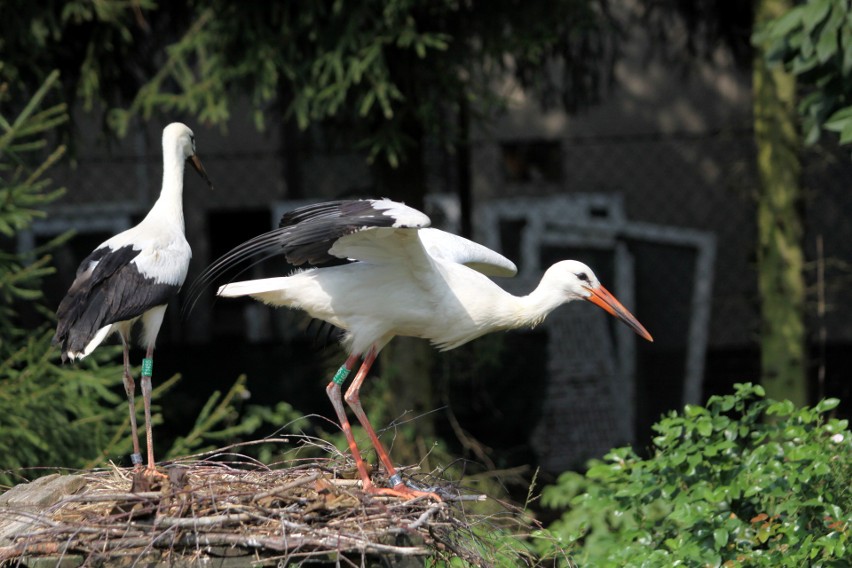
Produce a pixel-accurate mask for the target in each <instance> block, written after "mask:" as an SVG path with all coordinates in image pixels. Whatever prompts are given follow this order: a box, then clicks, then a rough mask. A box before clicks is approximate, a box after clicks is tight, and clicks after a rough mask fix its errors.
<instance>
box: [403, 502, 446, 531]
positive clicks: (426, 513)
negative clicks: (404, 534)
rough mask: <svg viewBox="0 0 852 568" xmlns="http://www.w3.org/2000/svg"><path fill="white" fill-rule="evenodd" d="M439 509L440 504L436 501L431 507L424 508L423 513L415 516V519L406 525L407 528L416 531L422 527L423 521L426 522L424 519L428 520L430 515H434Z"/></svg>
mask: <svg viewBox="0 0 852 568" xmlns="http://www.w3.org/2000/svg"><path fill="white" fill-rule="evenodd" d="M440 510H441V504H440V503H438V504H437V505H432V506H431V507H429V508H428V509H426V510H425V511H424V512H423V514H421V515H420V516H419V517H417V520H416V521H414V522H413V523H411V524H409V525H408V527H407V528H408V530H410V531H416V530H417V529H419V528H420V527H422V526H423V525H424V523H426V521H428V520H429V517H431V516H432V515H434V514H435V513H436V512H438V511H440Z"/></svg>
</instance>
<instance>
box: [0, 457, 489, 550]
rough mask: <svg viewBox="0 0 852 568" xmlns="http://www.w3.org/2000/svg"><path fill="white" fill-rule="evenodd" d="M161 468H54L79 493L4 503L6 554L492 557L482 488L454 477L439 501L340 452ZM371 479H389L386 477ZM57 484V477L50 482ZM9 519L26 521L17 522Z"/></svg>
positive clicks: (0, 511)
mask: <svg viewBox="0 0 852 568" xmlns="http://www.w3.org/2000/svg"><path fill="white" fill-rule="evenodd" d="M164 471H166V473H167V477H164V478H162V479H160V478H157V479H156V480H154V482H153V484H151V479H150V478H148V477H145V476H143V475H139V474H136V475H134V474H133V471H132V470H130V469H126V468H118V467H110V468H107V469H103V470H96V471H87V472H82V473H77V474H74V475H62V476H58V475H57V476H55V477H56V478H61V480H64V484H63V486H64V487H66V489H65V490H64V491H65V492H66V493H70V494H66V495H60V496H59V497H57V498H54V499H51V500H52V501H54V502H53V503H50V504H47V506H36V505H34V504H33V502H32V500H30V501H27V500H26V499H23V498H19V499H16V498H15V496H14V495H12V496H11V498H7V499H5V500H4V501H3V502H2V503H0V515H2V519H3V522H5V523H6V524H7V527H6V530H2V529H3V527H2V526H0V533H3V532H5V537H6V539H5V542H3V543H2V544H3V545H4V546H0V562H3V561H5V562H9V563H10V564H11V565H15V564H16V563H19V564H21V565H24V564H29V563H30V561H32V560H33V559H35V558H43V557H47V558H50V559H53V560H55V561H56V564H57V565H58V564H59V563H61V562H63V561H67V560H72V561H73V560H78V561H79V562H78V564H77V565H79V564H83V565H102V564H106V563H108V564H110V565H113V563H116V562H118V561H121V563H122V564H124V563H127V565H135V564H136V563H138V562H139V561H141V560H144V562H145V563H150V562H168V563H169V564H173V563H179V564H183V563H189V564H194V563H196V562H197V563H203V564H205V565H208V564H209V562H210V561H211V560H213V559H218V560H217V561H218V562H220V563H221V562H226V563H225V564H218V565H222V566H224V565H234V566H238V565H249V564H252V565H267V564H273V565H275V564H277V565H288V564H289V563H298V562H300V561H306V560H311V561H312V562H314V561H316V562H321V561H330V562H334V563H335V564H337V565H340V564H341V563H342V564H344V565H345V564H346V563H350V564H351V565H353V566H358V565H364V564H365V563H366V559H367V558H368V557H370V556H381V557H382V558H383V559H387V558H389V557H391V558H394V559H396V561H400V560H403V559H405V558H416V557H420V558H421V560H420V561H419V564H420V565H422V558H423V557H432V558H441V557H446V558H449V557H462V558H464V559H466V560H468V561H469V562H470V563H471V564H474V565H488V564H491V562H489V560H488V558H486V557H485V556H484V555H483V554H484V551H483V547H482V546H481V543H479V542H478V540H477V539H478V537H477V536H476V531H475V530H474V526H475V524H477V523H481V522H482V521H483V518H481V517H479V518H476V517H473V516H471V515H470V514H469V513H468V512H466V508H469V507H468V506H467V504H466V501H470V500H479V499H484V496H478V495H470V494H463V493H462V492H461V491H460V490H459V488H458V487H457V486H456V485H455V484H453V483H452V482H448V481H446V480H439V483H438V484H437V485H432V486H431V487H430V490H432V491H436V492H437V493H439V494H440V495H441V497H442V498H443V499H442V501H440V502H437V501H435V500H433V499H431V498H428V497H419V498H416V499H411V500H404V499H400V498H397V497H390V496H381V495H373V494H366V493H365V492H363V491H362V489H361V484H360V481H358V480H356V479H351V478H347V475H346V474H347V473H354V463H353V462H352V461H351V460H349V459H348V458H346V457H344V456H342V455H340V454H337V455H336V456H334V457H333V458H329V459H311V460H305V461H304V462H303V463H295V464H293V462H288V463H287V464H280V465H279V466H278V467H272V466H265V465H263V464H260V463H258V462H256V461H253V460H250V459H248V458H245V457H244V456H238V457H235V454H233V453H230V452H229V453H222V452H219V453H216V454H212V455H208V456H204V457H203V458H202V459H196V458H194V459H186V460H182V461H179V462H176V463H174V464H171V465H170V466H169V467H168V468H166V469H165V470H164ZM409 473H411V472H409ZM61 480H60V481H61ZM373 480H374V482H375V483H376V484H382V483H383V482H386V479H383V478H382V476H381V475H379V474H375V475H374V476H373ZM39 481H41V480H39ZM72 481H73V482H72ZM419 481H420V482H421V483H422V478H421V479H420V480H419ZM429 481H430V483H432V482H434V479H430V480H429ZM36 483H37V482H34V483H32V484H27V485H33V486H34V485H36ZM50 483H56V480H48V481H46V482H44V483H42V485H46V484H50ZM25 487H26V486H25V485H21V486H17V487H16V488H15V489H14V490H12V491H10V492H9V493H7V494H6V495H4V496H3V497H7V496H9V495H10V494H12V493H13V491H15V490H16V489H21V488H25ZM42 505H44V504H42ZM10 522H14V523H18V526H17V527H16V528H14V529H12V530H10V529H9V527H8V524H9V523H10ZM0 525H2V523H0ZM69 557H71V558H69ZM4 565H5V564H4Z"/></svg>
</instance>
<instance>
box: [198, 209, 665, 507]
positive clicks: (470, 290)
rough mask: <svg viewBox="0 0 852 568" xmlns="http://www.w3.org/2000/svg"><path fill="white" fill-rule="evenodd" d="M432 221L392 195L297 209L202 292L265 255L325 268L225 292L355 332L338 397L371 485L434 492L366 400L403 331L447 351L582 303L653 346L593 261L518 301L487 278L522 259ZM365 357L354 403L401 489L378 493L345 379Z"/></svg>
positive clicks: (240, 252)
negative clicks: (401, 465)
mask: <svg viewBox="0 0 852 568" xmlns="http://www.w3.org/2000/svg"><path fill="white" fill-rule="evenodd" d="M429 224H430V221H429V218H428V217H427V216H426V215H424V214H423V213H421V212H420V211H417V210H416V209H412V208H411V207H407V206H405V205H403V204H401V203H396V202H393V201H390V200H387V199H385V200H357V201H333V202H329V203H320V204H317V205H310V206H307V207H303V208H301V209H297V210H295V211H292V212H290V213H287V214H285V215H284V216H283V218H282V219H281V223H280V225H279V228H278V229H275V230H273V231H270V232H267V233H265V234H262V235H260V236H257V237H255V238H253V239H251V240H249V241H247V242H245V243H243V244H241V245H239V246H237V247H236V248H234V249H233V250H231V251H230V252H229V253H227V254H226V255H224V256H223V257H222V258H220V259H219V260H217V261H216V262H214V263H213V264H212V265H211V266H210V267H208V268H207V269H206V270H205V271H204V273H203V274H202V275H201V276H200V277H199V280H198V281H197V282H196V283H195V284H194V285H193V290H194V291H196V293H197V291H199V290H200V288H201V287H203V286H204V285H206V284H207V283H209V282H210V281H211V280H212V279H214V278H215V277H216V276H218V275H220V274H222V273H223V272H225V271H227V270H228V269H229V268H232V267H234V266H236V265H238V264H239V263H241V262H242V261H244V260H246V259H248V258H250V257H255V256H263V257H270V256H274V255H277V254H283V255H284V256H285V257H286V258H287V260H288V261H289V262H290V263H291V264H293V265H296V266H298V265H302V264H309V265H312V266H314V268H308V269H306V270H301V271H297V272H295V273H293V274H291V275H290V276H285V277H281V278H267V279H261V280H249V281H245V282H233V283H230V284H226V285H224V286H222V287H220V288H219V291H218V295H219V296H223V297H229V298H233V297H238V296H251V297H252V298H255V299H257V300H260V301H262V302H265V303H267V304H269V305H272V306H287V307H290V308H296V309H300V310H304V311H305V312H307V313H308V314H309V315H310V316H311V317H313V318H316V319H319V320H322V321H324V322H328V323H329V324H331V325H333V326H336V327H338V328H341V329H343V330H345V332H346V333H345V335H344V337H343V340H342V342H343V345H344V347H345V349H346V350H347V353H348V358H347V359H346V362H345V363H344V364H343V366H342V367H341V368H340V370H339V371H338V372H337V374H336V375H335V376H334V378H333V379H332V381H331V382H330V383H329V384H328V387H327V388H326V392H327V393H328V396H329V398H330V399H331V402H332V404H333V405H334V410H335V412H336V414H337V417H338V419H339V421H340V425H341V427H342V428H343V432H344V434H345V435H346V439H347V441H348V444H349V448H350V449H351V451H352V454H353V456H354V458H355V463H356V465H357V467H358V472H359V474H360V477H361V480H362V482H363V487H364V490H365V491H368V492H372V493H383V494H391V495H398V496H404V497H413V496H417V495H422V494H424V492H422V491H417V490H414V489H412V488H410V487H409V486H407V485H406V484H404V483H403V481H402V478H401V477H400V476H399V474H398V473H397V472H396V469H395V468H394V466H393V463H392V462H391V461H390V458H389V457H388V454H387V452H386V451H385V449H384V448H383V446H382V444H381V442H380V441H379V439H378V437H377V436H376V434H375V432H374V430H373V428H372V426H371V425H370V422H369V420H368V419H367V415H366V414H365V413H364V410H363V409H362V407H361V403H360V400H359V389H360V388H361V384H362V382H363V381H364V378H365V377H366V375H367V373H368V372H369V370H370V366H371V365H372V364H373V362H374V361H375V359H376V356H377V355H378V353H379V351H381V349H382V348H383V347H384V346H385V345H386V344H387V343H388V342H389V341H390V340H391V339H392V338H393V337H394V336H397V335H403V336H412V337H420V338H423V339H428V340H429V341H431V342H432V344H433V345H435V346H436V347H437V348H438V349H440V350H442V351H443V350H448V349H454V348H456V347H458V346H460V345H463V344H464V343H467V342H468V341H470V340H472V339H475V338H477V337H479V336H481V335H484V334H486V333H490V332H492V331H498V330H506V329H513V328H521V327H532V326H535V325H536V324H538V323H540V322H541V321H542V320H543V319H544V318H545V316H547V314H549V313H550V312H551V311H552V310H554V309H555V308H557V307H559V306H560V305H562V304H565V303H568V302H571V301H573V300H578V299H582V300H588V301H590V302H592V303H594V304H596V305H598V306H600V307H601V308H603V309H604V310H606V311H607V312H609V313H610V314H612V315H614V316H615V317H617V318H619V319H620V320H622V321H623V322H624V323H626V324H627V325H628V326H629V327H630V328H631V329H633V330H634V331H635V332H636V333H638V334H639V335H640V336H641V337H643V338H645V339H647V340H648V341H653V339H652V338H651V335H650V334H649V333H648V332H647V331H646V330H645V328H644V327H642V325H641V324H640V323H639V322H638V321H637V320H636V318H635V317H633V315H632V314H631V313H630V312H629V311H627V309H626V308H624V306H622V305H621V303H620V302H619V301H618V300H616V299H615V297H614V296H613V295H612V294H610V293H609V292H608V291H607V290H606V289H605V288H604V287H603V286H601V284H600V282H598V279H597V277H595V274H594V272H592V270H591V269H590V268H589V267H588V266H586V265H585V264H583V263H581V262H577V261H574V260H565V261H562V262H558V263H556V264H554V265H553V266H551V267H550V268H549V269H548V270H547V271H546V272H545V273H544V276H543V278H542V280H541V283H540V284H539V286H538V287H537V288H536V289H535V290H534V291H533V292H532V293H530V294H529V295H527V296H522V297H517V296H514V295H512V294H509V293H508V292H506V291H504V290H503V289H502V288H500V287H499V286H497V285H496V284H495V283H494V282H492V281H491V280H490V279H489V278H487V277H486V275H492V276H513V275H514V274H515V273H516V272H517V269H516V268H515V265H514V264H513V263H512V262H511V261H510V260H508V259H507V258H505V257H503V256H501V255H500V254H498V253H496V252H494V251H492V250H490V249H488V248H486V247H483V246H481V245H478V244H476V243H474V242H471V241H469V240H467V239H464V238H462V237H458V236H455V235H452V234H449V233H445V232H443V231H439V230H437V229H431V228H426V227H428V226H429ZM193 290H191V291H190V296H193ZM361 357H363V358H364V360H363V363H362V364H361V367H360V369H359V370H358V373H357V374H356V376H355V379H354V381H353V382H352V385H351V386H350V387H349V389H348V390H347V391H346V396H345V400H346V402H347V403H348V404H349V406H350V408H352V410H353V411H354V413H355V415H356V416H357V418H358V420H359V421H360V423H361V424H362V426H363V427H364V429H365V430H366V431H367V434H368V435H369V436H370V440H371V441H372V443H373V446H374V447H375V449H376V452H377V453H378V456H379V459H380V460H381V461H382V463H383V465H384V467H385V469H386V471H387V474H388V476H389V477H390V484H391V485H392V488H378V487H375V486H374V485H373V484H372V482H371V481H370V478H369V475H368V473H367V470H366V467H365V466H364V463H363V460H362V459H361V456H360V453H359V451H358V448H357V446H356V445H355V440H354V438H353V436H352V431H351V428H350V425H349V421H348V420H347V418H346V412H345V409H344V407H343V400H342V398H341V391H340V386H341V385H342V384H343V382H344V381H345V380H346V377H347V376H348V375H349V373H350V372H351V371H352V370H353V369H354V368H355V365H356V364H357V363H358V361H359V359H361ZM429 495H431V496H434V494H429Z"/></svg>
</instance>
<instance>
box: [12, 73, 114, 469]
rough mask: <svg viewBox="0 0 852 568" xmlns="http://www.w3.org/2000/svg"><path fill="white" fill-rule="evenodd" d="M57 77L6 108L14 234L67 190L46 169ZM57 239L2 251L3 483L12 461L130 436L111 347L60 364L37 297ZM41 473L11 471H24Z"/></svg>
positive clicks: (76, 458)
mask: <svg viewBox="0 0 852 568" xmlns="http://www.w3.org/2000/svg"><path fill="white" fill-rule="evenodd" d="M57 82H58V74H57V73H52V74H50V75H48V77H47V79H46V81H45V82H44V84H43V85H42V86H41V88H39V89H38V90H37V91H36V92H35V94H34V96H33V98H32V99H31V100H30V101H29V102H28V103H27V104H26V105H24V108H23V110H22V111H21V112H20V114H18V116H17V117H15V118H14V119H13V120H10V119H8V118H7V117H6V116H0V128H2V130H3V134H2V136H0V172H2V178H0V233H2V234H3V236H5V237H7V238H10V239H11V238H13V237H15V236H16V234H17V232H18V231H21V230H24V229H26V228H28V227H29V225H30V224H31V223H32V222H33V220H34V219H36V218H38V217H41V216H43V215H44V213H43V212H42V211H41V210H40V208H41V207H43V206H44V205H46V204H48V203H50V202H51V201H53V200H54V199H56V198H57V197H58V196H59V195H61V194H62V190H61V189H60V190H53V189H51V182H50V180H49V179H47V178H45V177H44V174H45V173H46V171H47V169H48V168H49V167H50V166H51V165H53V164H54V163H55V162H56V161H57V160H58V159H59V158H60V157H61V156H62V154H63V152H64V147H63V146H58V147H56V148H53V147H52V146H51V145H50V144H49V143H48V142H47V136H48V135H49V134H50V132H51V131H52V130H53V129H54V128H55V127H56V126H57V125H58V124H61V122H62V121H64V120H65V105H62V104H60V105H55V106H49V107H47V108H42V107H43V106H44V101H45V99H46V98H47V97H48V96H49V93H50V92H51V90H52V89H54V88H55V87H56V85H57ZM5 86H6V87H8V85H5ZM4 92H6V93H8V90H6V89H4ZM11 242H12V243H13V242H14V241H11ZM51 246H52V245H51V244H48V245H47V246H46V247H44V249H43V250H37V251H34V252H33V253H30V254H28V255H19V254H17V253H16V252H9V250H7V249H8V248H11V247H8V246H7V247H4V248H3V249H2V250H0V298H2V305H0V456H2V458H0V460H2V461H0V467H2V469H3V470H5V471H4V472H2V473H0V482H2V483H9V482H11V481H12V479H13V477H12V475H13V474H12V470H20V468H33V467H37V466H43V465H56V464H63V465H66V466H73V467H80V466H83V465H84V464H85V463H86V462H87V461H88V460H93V459H99V461H100V459H103V456H104V452H107V453H109V452H111V451H112V450H113V449H114V448H115V445H116V444H118V443H122V442H127V443H129V440H128V439H127V437H126V436H127V435H126V433H124V435H123V436H121V435H117V434H116V433H117V432H119V433H120V432H122V425H123V423H124V422H126V412H127V411H126V410H124V409H123V408H122V407H121V406H120V403H121V401H122V397H119V396H116V394H115V393H114V391H113V389H112V387H113V386H114V385H116V383H117V382H120V381H121V370H120V369H119V368H117V367H111V366H106V367H101V365H100V361H102V360H104V356H106V355H107V354H106V353H104V354H103V355H102V356H101V357H100V358H98V357H95V359H94V365H93V366H92V368H91V370H89V371H86V372H83V371H79V370H76V369H72V368H64V367H61V366H60V365H58V361H57V359H58V353H57V352H56V349H55V348H53V347H52V345H51V336H52V335H53V330H52V325H51V324H50V321H49V317H50V316H49V313H48V312H47V310H46V309H45V308H44V307H43V306H42V305H41V304H40V303H39V302H40V300H41V299H42V292H41V279H42V278H43V277H44V276H46V275H47V274H50V273H51V272H52V271H53V269H52V268H51V266H50V260H51V259H50V256H49V255H48V254H46V251H47V250H49V249H50V248H51ZM24 306H26V307H27V308H28V309H29V310H30V311H32V312H35V317H38V318H39V319H41V320H42V323H41V324H39V325H38V326H37V327H36V328H35V329H33V328H31V327H25V326H24V325H23V324H22V323H21V321H20V311H21V309H22V308H23V307H24ZM125 408H126V407H125ZM40 473H42V472H41V471H38V470H32V469H31V470H28V471H15V474H16V475H25V476H28V477H30V476H32V477H35V476H37V475H39V474H40Z"/></svg>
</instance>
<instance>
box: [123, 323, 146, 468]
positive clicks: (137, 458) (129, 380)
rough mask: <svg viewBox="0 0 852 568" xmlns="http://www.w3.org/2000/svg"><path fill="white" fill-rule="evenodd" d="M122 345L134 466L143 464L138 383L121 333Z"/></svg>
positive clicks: (131, 458)
mask: <svg viewBox="0 0 852 568" xmlns="http://www.w3.org/2000/svg"><path fill="white" fill-rule="evenodd" d="M121 345H122V347H124V392H125V393H127V405H128V406H129V407H130V435H131V437H132V438H133V455H131V456H130V461H131V462H132V463H133V467H134V468H137V469H138V468H139V467H141V465H142V452H141V451H140V449H139V433H138V431H137V429H136V383H135V382H134V381H133V375H132V374H131V373H130V353H129V348H128V347H127V341H126V340H125V339H124V335H121Z"/></svg>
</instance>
